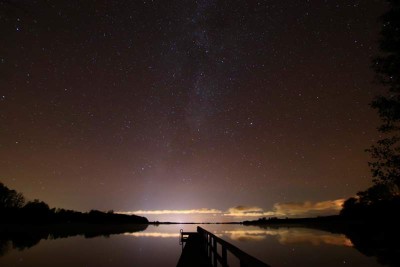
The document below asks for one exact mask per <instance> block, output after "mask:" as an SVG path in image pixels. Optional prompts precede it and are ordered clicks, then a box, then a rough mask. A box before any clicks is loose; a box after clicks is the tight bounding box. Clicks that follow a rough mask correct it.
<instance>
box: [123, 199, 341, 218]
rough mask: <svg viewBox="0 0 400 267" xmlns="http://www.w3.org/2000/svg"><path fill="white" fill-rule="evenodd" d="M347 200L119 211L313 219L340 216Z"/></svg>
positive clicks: (126, 212)
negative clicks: (221, 208)
mask: <svg viewBox="0 0 400 267" xmlns="http://www.w3.org/2000/svg"><path fill="white" fill-rule="evenodd" d="M344 201H345V199H336V200H327V201H320V202H311V201H305V202H291V203H276V204H274V206H273V209H272V210H269V211H268V210H264V209H262V208H260V207H257V206H242V205H239V206H235V207H231V208H229V209H228V210H226V211H222V210H219V209H209V208H201V209H188V210H134V211H118V212H116V213H121V214H129V215H130V214H136V215H160V216H161V215H209V216H214V217H215V216H225V217H233V218H235V219H239V218H242V219H244V218H249V217H253V218H260V217H308V216H310V217H313V216H323V215H333V214H338V213H339V211H340V210H341V209H342V204H343V202H344Z"/></svg>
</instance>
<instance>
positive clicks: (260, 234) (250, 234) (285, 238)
mask: <svg viewBox="0 0 400 267" xmlns="http://www.w3.org/2000/svg"><path fill="white" fill-rule="evenodd" d="M222 233H223V234H224V235H227V236H228V237H229V238H230V239H232V240H240V241H261V240H264V239H266V238H267V237H268V236H274V237H276V238H277V239H278V241H279V243H281V244H283V245H288V244H294V243H309V244H311V245H314V246H318V245H321V244H329V245H336V246H348V247H351V246H353V243H352V242H351V240H350V239H348V238H347V237H346V236H345V235H344V234H331V233H327V232H324V231H318V230H311V229H305V228H277V229H271V230H234V231H223V232H222Z"/></svg>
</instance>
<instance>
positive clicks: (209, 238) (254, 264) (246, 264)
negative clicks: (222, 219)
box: [197, 226, 270, 267]
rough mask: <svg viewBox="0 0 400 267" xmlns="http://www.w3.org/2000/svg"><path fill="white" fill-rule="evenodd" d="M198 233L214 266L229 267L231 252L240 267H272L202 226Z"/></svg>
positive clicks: (198, 228)
mask: <svg viewBox="0 0 400 267" xmlns="http://www.w3.org/2000/svg"><path fill="white" fill-rule="evenodd" d="M197 232H198V233H199V234H200V237H201V242H202V247H203V249H204V252H205V253H206V255H207V256H208V258H209V259H210V260H211V264H212V266H218V263H219V264H220V265H221V266H223V267H226V266H229V265H228V251H229V252H230V253H231V254H232V255H234V256H235V257H236V258H237V259H238V260H239V262H240V267H270V266H269V265H268V264H265V263H264V262H262V261H260V260H258V259H256V258H254V257H253V256H251V255H249V254H247V253H246V252H244V251H242V250H241V249H239V248H237V247H236V246H234V245H232V244H230V243H228V242H226V241H225V240H223V239H221V238H219V237H218V236H216V235H214V234H212V233H210V232H208V231H207V230H205V229H203V228H201V227H200V226H198V227H197ZM218 245H220V246H221V255H220V254H219V253H218Z"/></svg>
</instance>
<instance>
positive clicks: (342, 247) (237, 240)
mask: <svg viewBox="0 0 400 267" xmlns="http://www.w3.org/2000/svg"><path fill="white" fill-rule="evenodd" d="M135 227H136V228H131V229H129V228H124V227H118V228H114V229H113V228H107V227H100V226H99V227H94V228H93V227H90V228H88V229H82V228H81V229H79V227H75V228H74V227H70V228H68V229H65V228H63V229H56V228H53V229H49V228H46V227H42V228H38V229H36V230H32V229H19V231H11V232H10V231H7V230H4V229H0V266H11V267H12V266H21V267H22V266H54V265H46V264H45V262H46V261H48V259H46V257H48V258H54V256H53V255H58V257H61V258H60V261H63V257H67V256H60V255H63V253H65V249H67V251H68V253H69V255H68V257H69V260H70V262H69V265H67V264H64V265H62V264H61V265H60V264H56V265H58V266H73V265H79V264H78V262H74V261H73V259H74V257H75V258H77V261H78V258H79V260H80V261H85V262H87V264H86V263H85V264H86V266H134V265H140V266H161V265H162V266H175V265H176V263H177V261H178V259H179V256H180V253H181V247H180V246H179V242H178V240H179V236H180V234H179V230H180V229H181V228H183V229H184V231H195V230H196V225H161V226H158V227H155V226H152V225H149V226H135ZM202 227H204V228H205V229H207V230H208V231H210V232H213V233H214V234H216V235H217V236H220V237H221V238H223V239H224V240H226V241H228V242H231V243H233V244H234V245H235V246H237V247H239V248H241V249H243V250H244V251H246V252H248V253H249V254H251V255H253V256H255V257H257V258H259V259H260V260H263V261H265V262H268V263H269V264H270V265H272V266H294V267H300V266H321V265H323V266H338V265H340V264H342V263H343V262H344V261H345V262H346V263H347V264H348V265H352V266H383V265H387V266H400V265H399V259H398V256H397V254H398V251H399V244H398V242H397V241H398V240H399V231H398V230H395V229H391V230H387V229H381V228H365V229H363V228H360V227H357V228H356V229H351V230H349V229H333V230H331V231H330V232H329V231H323V230H320V229H311V228H301V227H266V226H263V227H259V226H243V225H206V226H204V225H203V226H202ZM74 236H75V237H74ZM76 236H81V237H80V238H77V237H76ZM99 236H104V237H111V238H107V239H104V238H103V239H100V238H91V237H99ZM64 237H72V238H64ZM82 237H84V238H82ZM90 240H93V241H90ZM57 244H58V245H57ZM115 247H118V248H119V249H118V250H115V249H113V248H115ZM34 248H35V249H34ZM36 248H38V249H36ZM110 249H111V250H110ZM11 252H14V253H11ZM28 252H29V253H28ZM360 252H361V253H362V254H361V253H360ZM98 253H100V254H101V255H103V256H104V257H103V259H102V260H104V261H109V260H110V259H112V260H113V264H105V263H104V262H99V261H100V259H96V257H97V256H94V255H97V254H98ZM112 253H114V254H115V253H117V254H115V255H112ZM148 253H150V254H152V255H157V257H150V258H148V257H147V256H145V255H147V254H148ZM9 255H10V256H9ZM116 255H117V256H116ZM305 255H309V256H305ZM311 255H312V256H311ZM366 256H368V257H366ZM371 256H373V257H371ZM31 257H33V258H31ZM43 257H44V259H43ZM20 258H26V262H25V264H21V263H17V261H18V260H19V259H20ZM28 259H29V261H31V260H35V261H36V263H37V264H36V265H34V264H32V263H31V262H28ZM40 259H43V260H42V261H40ZM122 259H124V260H122ZM377 260H378V261H377ZM350 262H351V264H350ZM53 263H54V262H53ZM79 263H80V262H79ZM85 264H84V265H85ZM160 264H161V265H160ZM82 266H83V265H82Z"/></svg>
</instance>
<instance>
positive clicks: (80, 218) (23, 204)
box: [0, 183, 149, 224]
mask: <svg viewBox="0 0 400 267" xmlns="http://www.w3.org/2000/svg"><path fill="white" fill-rule="evenodd" d="M18 223H23V224H49V223H50V224H54V223H91V224H94V223H95V224H147V223H149V221H148V220H147V218H145V217H141V216H136V215H125V214H116V213H114V212H113V211H108V212H103V211H98V210H91V211H89V212H79V211H74V210H66V209H59V208H50V207H49V205H48V204H46V203H45V202H43V201H40V200H37V199H35V200H33V201H25V198H24V196H23V195H22V194H21V193H18V192H17V191H15V190H11V189H9V188H7V187H6V186H5V185H4V184H3V183H0V224H18Z"/></svg>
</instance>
